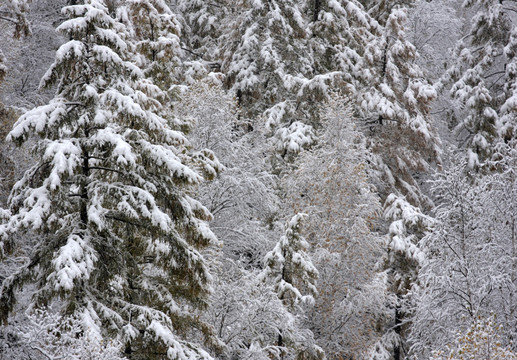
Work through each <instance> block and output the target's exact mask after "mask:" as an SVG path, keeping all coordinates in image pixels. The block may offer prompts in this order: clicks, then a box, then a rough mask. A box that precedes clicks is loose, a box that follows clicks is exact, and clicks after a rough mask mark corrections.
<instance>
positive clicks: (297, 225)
mask: <svg viewBox="0 0 517 360" xmlns="http://www.w3.org/2000/svg"><path fill="white" fill-rule="evenodd" d="M306 216H307V215H306V214H303V213H300V214H296V215H295V216H293V217H292V219H291V220H289V221H288V222H287V224H286V230H285V235H284V236H282V237H281V238H280V241H279V242H278V243H277V244H276V246H275V248H274V249H273V250H272V251H270V252H269V253H268V254H267V255H266V257H265V258H264V259H265V264H266V266H265V269H264V274H263V275H262V276H263V277H264V278H266V279H267V278H271V279H272V281H273V283H274V287H275V290H276V292H277V294H278V297H279V298H280V299H281V300H283V302H284V304H285V305H286V306H287V307H288V308H289V309H291V310H294V307H295V306H296V305H299V304H301V303H304V302H308V303H313V302H314V297H313V296H315V295H316V294H317V289H316V286H315V281H316V279H317V277H318V270H316V268H315V267H314V265H313V264H312V261H311V259H310V257H309V255H308V254H307V253H306V251H307V250H308V247H309V243H307V241H306V240H305V239H304V238H303V237H302V236H301V234H300V230H301V223H302V220H303V218H304V217H306ZM304 289H307V291H308V292H309V295H302V291H304Z"/></svg>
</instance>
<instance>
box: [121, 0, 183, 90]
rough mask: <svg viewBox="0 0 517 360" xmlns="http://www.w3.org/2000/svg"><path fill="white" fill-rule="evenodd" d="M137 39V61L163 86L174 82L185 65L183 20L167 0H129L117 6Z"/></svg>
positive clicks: (123, 20)
mask: <svg viewBox="0 0 517 360" xmlns="http://www.w3.org/2000/svg"><path fill="white" fill-rule="evenodd" d="M117 15H118V17H119V18H120V19H121V20H122V22H124V23H125V24H127V27H128V30H129V35H128V36H129V39H131V41H132V42H133V43H134V46H135V51H136V53H137V54H138V55H139V56H137V57H136V58H137V61H136V63H137V65H138V66H139V67H140V68H141V69H143V71H144V74H145V76H146V77H148V78H150V79H152V80H153V82H154V83H155V84H156V85H158V86H159V87H160V88H161V89H162V90H164V91H167V90H169V89H170V87H171V85H172V81H173V80H174V75H173V74H177V73H178V72H179V71H178V68H179V67H180V65H181V59H180V57H181V56H182V50H181V44H180V38H179V36H180V24H179V21H178V19H177V18H176V16H175V14H174V13H173V12H172V11H171V9H170V8H169V6H168V5H167V4H166V2H165V1H163V0H145V1H141V0H127V1H125V2H124V3H123V5H122V6H120V7H119V8H118V10H117Z"/></svg>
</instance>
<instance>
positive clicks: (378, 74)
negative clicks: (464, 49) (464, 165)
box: [359, 7, 440, 207]
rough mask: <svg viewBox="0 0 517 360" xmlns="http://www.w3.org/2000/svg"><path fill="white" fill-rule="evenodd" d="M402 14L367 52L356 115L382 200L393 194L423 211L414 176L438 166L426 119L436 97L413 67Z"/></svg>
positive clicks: (424, 201)
mask: <svg viewBox="0 0 517 360" xmlns="http://www.w3.org/2000/svg"><path fill="white" fill-rule="evenodd" d="M406 14H407V10H406V9H404V8H397V7H396V8H394V9H393V10H392V12H391V13H390V15H389V17H388V19H387V22H386V24H385V25H384V26H383V29H382V33H381V34H379V35H378V36H377V37H376V39H375V40H374V41H372V42H371V43H370V45H369V46H368V48H367V50H366V52H367V54H366V56H365V59H366V63H365V66H366V67H367V68H368V69H369V73H368V76H367V78H366V81H367V85H366V88H365V89H364V91H362V92H361V94H360V99H359V102H360V113H361V117H362V118H363V119H364V121H365V122H366V124H369V126H370V131H371V139H372V140H371V147H372V151H373V152H374V153H375V154H377V155H378V157H379V163H378V165H377V167H378V168H379V170H380V171H381V174H382V177H383V183H384V184H386V185H385V186H386V189H385V190H384V193H385V195H384V196H387V195H388V194H389V193H390V192H393V191H398V192H401V193H402V194H404V195H405V196H406V198H407V200H408V201H410V202H411V203H412V204H414V205H416V206H419V207H426V206H430V203H429V202H428V199H427V197H426V196H425V195H424V194H423V193H422V192H421V190H420V186H419V184H418V181H417V179H416V178H415V174H418V173H425V172H426V171H428V170H429V168H430V166H431V164H433V163H435V162H438V161H439V154H440V141H439V139H438V137H437V135H436V133H435V131H434V129H433V128H432V126H431V125H430V115H429V110H430V102H431V101H432V100H433V99H434V98H435V97H436V92H435V90H434V88H433V87H432V86H431V85H429V83H428V82H427V81H426V80H425V76H424V74H423V72H422V70H421V69H420V68H419V67H418V65H417V64H416V58H417V56H418V54H417V52H416V48H415V46H414V45H413V44H411V43H410V42H409V41H408V39H407V38H406V33H405V30H404V24H405V22H406V20H407V15H406ZM381 191H382V189H381Z"/></svg>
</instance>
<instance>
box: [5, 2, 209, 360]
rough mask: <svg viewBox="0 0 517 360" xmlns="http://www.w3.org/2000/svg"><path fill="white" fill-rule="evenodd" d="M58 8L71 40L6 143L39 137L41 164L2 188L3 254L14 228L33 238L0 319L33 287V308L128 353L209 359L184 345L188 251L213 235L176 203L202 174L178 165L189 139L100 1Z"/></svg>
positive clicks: (189, 318) (191, 264) (199, 281)
mask: <svg viewBox="0 0 517 360" xmlns="http://www.w3.org/2000/svg"><path fill="white" fill-rule="evenodd" d="M63 13H64V14H65V15H67V16H68V17H69V18H70V19H69V20H67V21H65V22H64V23H63V24H61V25H60V26H59V27H58V31H60V32H61V33H63V34H64V35H65V36H67V37H68V38H69V39H70V40H69V41H68V42H66V43H65V44H63V45H62V46H61V47H60V48H59V50H58V51H57V54H56V59H55V62H54V64H53V65H52V66H51V67H50V69H49V70H48V71H47V73H46V75H45V76H44V77H43V79H42V86H51V85H56V86H57V92H56V95H55V97H54V98H53V99H52V100H51V101H50V103H49V104H47V105H44V106H41V107H38V108H35V109H33V110H31V111H29V112H27V113H26V114H25V115H23V116H22V117H21V118H20V119H19V120H18V122H17V123H16V124H15V127H14V129H13V130H12V131H11V133H10V134H9V137H8V138H9V140H11V141H15V142H17V143H23V142H24V141H26V140H27V139H28V138H29V137H30V136H33V135H36V136H38V137H39V139H40V140H39V141H38V147H37V148H38V151H39V152H40V154H41V158H40V159H41V160H40V161H39V162H38V163H37V164H36V165H35V166H34V167H32V168H31V169H30V170H28V171H27V172H26V173H25V175H24V177H23V178H22V179H21V180H20V181H19V182H18V183H17V184H16V185H15V186H14V188H13V191H12V194H11V198H10V211H9V217H8V219H7V221H6V222H5V223H4V224H2V226H1V227H0V236H1V238H2V241H3V245H4V246H3V248H4V250H8V249H9V248H10V247H12V245H13V244H11V242H12V241H13V237H12V236H11V234H13V233H16V232H19V231H23V230H26V229H32V230H35V231H38V232H40V233H41V234H43V235H44V236H42V238H41V239H40V240H39V241H38V243H37V245H36V246H35V249H34V252H33V254H32V257H31V260H30V262H29V263H28V264H27V265H26V266H24V267H22V268H21V269H20V270H19V271H18V272H17V273H16V274H15V275H13V276H12V277H10V278H9V279H7V280H6V281H5V282H4V284H3V286H2V290H1V299H2V300H1V304H2V309H1V310H2V318H3V320H4V321H6V320H7V315H8V312H9V311H10V310H11V309H12V308H13V305H14V303H15V301H16V298H15V290H16V289H18V288H20V287H21V286H22V285H23V284H26V283H34V284H35V286H36V291H35V294H34V297H33V304H34V305H35V306H39V305H45V304H49V303H51V302H52V300H53V299H56V298H58V297H59V298H60V299H61V301H60V302H59V305H60V306H61V310H62V311H63V312H64V313H67V314H74V313H75V314H78V315H80V317H81V319H82V321H83V326H84V327H85V328H86V327H90V328H92V329H94V330H95V331H96V332H97V333H98V334H99V336H114V337H117V338H118V339H119V340H120V341H121V342H122V343H124V345H125V352H126V353H127V354H128V355H129V356H130V357H131V358H133V359H138V358H146V359H152V358H164V357H167V358H170V359H189V358H192V357H198V358H205V359H209V358H210V356H209V355H208V353H206V352H205V351H204V350H202V349H201V348H200V347H199V346H197V345H195V344H193V343H191V342H189V341H186V340H183V339H184V338H183V336H184V335H185V334H186V333H187V332H190V331H191V330H192V329H193V328H197V329H199V330H201V331H202V332H204V333H205V334H207V336H210V335H209V333H210V331H209V328H208V327H207V326H206V325H204V324H203V323H201V322H200V321H198V320H197V317H196V309H197V308H200V307H203V306H204V305H206V296H207V295H208V293H209V282H210V275H209V273H208V270H207V268H206V266H205V262H204V259H203V256H202V255H201V254H200V253H199V251H198V249H200V248H202V247H204V246H206V245H208V244H209V243H211V242H216V241H217V240H216V238H215V236H214V235H213V234H212V232H211V231H210V230H209V228H208V226H207V224H206V222H205V221H206V220H208V219H210V217H211V215H210V213H209V212H208V210H207V209H206V208H205V207H203V206H202V205H201V204H200V203H199V202H197V201H196V200H194V199H193V198H191V197H190V196H188V193H189V188H190V187H191V186H193V185H195V184H197V183H199V182H200V180H201V176H200V175H199V174H198V173H197V172H196V171H194V170H192V169H191V168H190V167H189V166H188V164H189V163H190V162H191V161H192V159H191V158H190V157H189V155H188V153H187V152H185V151H184V150H185V148H186V146H187V141H186V139H185V137H184V136H183V134H182V133H181V132H180V131H177V130H175V129H173V128H172V127H171V126H172V125H173V124H174V122H171V121H170V119H166V118H163V117H161V116H160V115H158V114H160V113H161V111H160V110H161V104H160V102H159V101H157V100H156V99H159V98H160V97H161V96H162V94H161V93H162V92H161V90H160V88H159V87H158V86H156V85H154V84H153V83H152V82H149V81H148V80H147V79H146V78H145V76H144V74H143V72H142V71H141V70H140V69H139V68H138V67H137V66H135V65H134V64H133V63H131V62H129V61H127V59H128V58H130V57H131V56H132V54H131V53H130V52H129V49H128V45H127V43H126V42H125V41H124V38H123V36H121V34H122V33H123V32H124V27H123V25H122V24H120V23H118V22H116V21H115V20H114V19H113V18H111V17H110V16H109V15H108V9H107V7H106V6H105V4H104V2H103V1H102V0H85V1H84V3H81V4H79V5H72V6H67V7H64V8H63ZM171 123H172V125H171Z"/></svg>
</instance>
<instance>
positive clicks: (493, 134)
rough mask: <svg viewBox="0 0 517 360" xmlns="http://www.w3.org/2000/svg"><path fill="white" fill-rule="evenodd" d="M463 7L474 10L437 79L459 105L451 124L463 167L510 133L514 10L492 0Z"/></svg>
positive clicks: (486, 155) (511, 135)
mask: <svg viewBox="0 0 517 360" xmlns="http://www.w3.org/2000/svg"><path fill="white" fill-rule="evenodd" d="M464 7H465V8H467V9H473V11H474V12H475V14H474V16H473V17H472V19H471V21H470V24H471V26H470V29H469V31H468V33H467V35H466V36H464V37H463V38H462V39H461V40H460V42H459V43H458V46H457V48H456V51H455V61H454V63H453V65H452V66H451V67H450V69H449V70H448V72H447V73H446V75H445V76H444V79H443V83H452V88H451V89H450V92H451V94H452V96H453V98H454V99H456V101H457V104H458V106H459V107H461V108H462V109H463V114H462V116H461V118H460V119H459V120H458V121H457V123H456V124H454V125H455V129H456V132H457V134H458V136H459V141H460V143H461V144H462V146H464V147H466V148H467V149H468V154H469V165H470V166H471V167H477V166H479V165H480V164H481V163H483V162H484V161H485V160H487V159H489V158H490V157H491V156H492V155H493V149H494V146H493V145H494V144H495V143H496V142H497V140H498V138H504V139H506V140H510V139H512V138H514V137H515V129H514V121H513V120H512V119H513V118H514V116H515V109H516V104H517V102H516V96H515V87H516V85H515V83H516V73H517V72H516V70H515V69H516V67H517V63H516V60H515V53H516V49H517V45H516V44H517V37H516V35H515V34H516V31H517V30H516V26H515V24H514V20H513V15H512V14H513V13H514V12H515V11H516V10H517V8H516V5H515V3H514V2H511V1H507V2H504V3H503V2H502V1H495V0H468V1H465V2H464ZM467 14H469V12H467Z"/></svg>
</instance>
